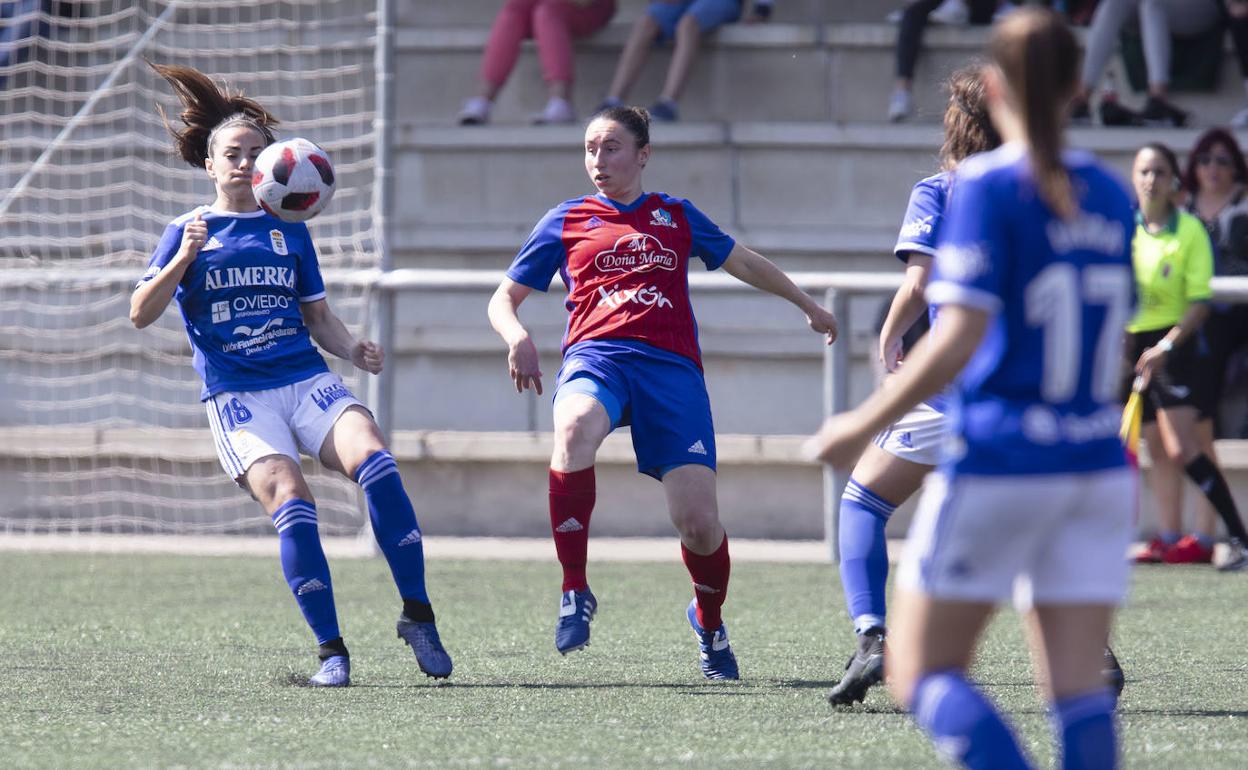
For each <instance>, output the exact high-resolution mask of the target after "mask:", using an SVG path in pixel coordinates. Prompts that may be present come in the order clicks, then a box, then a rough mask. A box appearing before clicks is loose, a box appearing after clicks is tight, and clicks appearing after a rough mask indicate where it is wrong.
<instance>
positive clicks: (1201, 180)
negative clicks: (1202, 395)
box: [1183, 128, 1248, 434]
mask: <svg viewBox="0 0 1248 770" xmlns="http://www.w3.org/2000/svg"><path fill="white" fill-rule="evenodd" d="M1246 184H1248V164H1245V162H1244V156H1243V153H1242V152H1241V151H1240V148H1239V143H1238V142H1236V141H1235V137H1234V136H1233V135H1232V134H1231V132H1230V131H1227V130H1226V129H1223V128H1211V129H1209V130H1208V131H1206V132H1204V133H1203V134H1201V135H1200V137H1199V138H1198V139H1197V140H1196V144H1195V145H1194V146H1193V147H1192V151H1191V153H1190V154H1189V155H1188V157H1187V167H1186V169H1185V170H1184V173H1183V186H1184V187H1185V188H1187V190H1188V195H1189V197H1188V204H1187V209H1188V211H1190V212H1191V213H1192V214H1195V215H1196V216H1197V217H1198V218H1199V219H1200V221H1201V222H1203V223H1204V225H1205V229H1206V230H1207V231H1208V232H1209V240H1210V241H1212V242H1213V250H1214V275H1248V189H1246V187H1245V185H1246ZM1210 310H1211V312H1210V315H1209V319H1208V320H1207V321H1206V322H1205V325H1204V327H1203V332H1204V335H1205V339H1206V342H1207V344H1208V346H1209V353H1210V356H1209V359H1210V362H1211V370H1210V372H1209V375H1210V386H1211V387H1210V393H1209V394H1208V397H1209V403H1208V404H1206V405H1205V406H1204V408H1202V409H1201V410H1200V413H1201V418H1202V419H1201V422H1202V423H1205V421H1206V420H1208V421H1210V422H1208V423H1207V424H1204V425H1202V426H1201V428H1202V433H1204V431H1205V430H1213V429H1216V428H1218V427H1221V428H1223V430H1220V431H1218V432H1219V433H1220V434H1222V433H1228V432H1230V433H1236V434H1237V433H1238V432H1239V428H1240V426H1238V425H1235V426H1233V427H1231V426H1226V425H1222V426H1218V425H1217V423H1218V416H1219V415H1218V411H1219V406H1220V404H1221V402H1222V397H1223V395H1224V393H1223V391H1224V387H1225V384H1226V380H1227V370H1228V368H1229V367H1230V363H1231V359H1232V354H1233V353H1234V352H1235V351H1236V350H1238V349H1240V348H1241V347H1243V346H1244V345H1245V344H1246V343H1248V305H1246V304H1242V303H1240V304H1223V303H1214V304H1213V305H1212V306H1211V308H1210Z"/></svg>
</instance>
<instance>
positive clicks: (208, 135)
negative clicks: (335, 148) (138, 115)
mask: <svg viewBox="0 0 1248 770" xmlns="http://www.w3.org/2000/svg"><path fill="white" fill-rule="evenodd" d="M148 64H149V65H150V66H151V68H152V69H153V70H155V71H156V73H157V74H158V75H160V76H161V77H163V78H164V79H165V80H167V81H169V84H170V85H171V86H173V91H174V93H175V94H177V96H178V100H179V101H181V102H182V106H183V107H184V108H185V109H183V110H182V113H181V114H180V115H179V116H178V117H179V118H181V119H182V123H183V124H185V126H186V128H183V129H177V128H175V127H174V126H173V125H172V124H171V123H170V122H169V118H168V116H166V115H165V110H164V108H163V107H161V106H160V105H156V110H157V112H159V113H160V119H161V121H163V122H164V124H165V128H166V129H168V130H169V133H170V135H171V136H172V137H173V144H174V150H175V151H176V152H177V154H178V155H179V156H181V158H182V160H184V161H186V162H187V163H188V164H190V165H192V166H194V167H195V168H203V167H204V161H205V160H206V159H207V158H208V157H209V155H211V153H212V139H213V136H214V135H215V134H216V132H217V131H220V130H221V129H223V128H227V127H229V126H236V125H241V126H247V127H249V128H252V129H255V130H256V131H257V132H258V133H259V134H260V135H261V136H263V137H264V141H265V143H266V144H272V143H273V141H274V140H275V137H274V135H273V129H272V126H274V125H277V123H278V120H277V118H275V117H273V115H272V114H271V113H270V112H269V111H268V110H266V109H265V108H264V107H262V106H260V103H259V102H257V101H255V100H254V99H249V98H247V97H246V96H243V94H242V92H241V91H239V92H233V93H231V92H230V90H229V88H227V87H224V86H218V85H217V84H216V83H214V82H213V81H212V79H211V78H209V77H208V76H207V75H205V74H204V73H202V72H200V71H199V70H197V69H194V68H193V67H183V66H179V65H166V64H151V62H148Z"/></svg>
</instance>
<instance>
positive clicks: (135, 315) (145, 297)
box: [130, 214, 208, 329]
mask: <svg viewBox="0 0 1248 770" xmlns="http://www.w3.org/2000/svg"><path fill="white" fill-rule="evenodd" d="M207 239H208V225H206V224H205V223H204V220H203V217H201V216H200V215H199V214H196V215H195V218H194V219H192V220H191V221H190V222H187V223H186V227H185V228H184V229H183V230H182V244H181V245H180V246H179V247H178V251H177V253H176V254H174V255H173V259H171V260H169V264H167V265H165V266H164V267H163V268H162V269H161V271H160V272H159V273H157V274H156V276H155V277H154V278H152V279H151V280H150V281H144V282H143V283H142V284H140V285H139V288H137V289H135V290H134V293H133V294H131V295H130V322H131V323H133V324H134V326H135V328H136V329H142V328H143V327H145V326H149V325H150V324H152V323H153V322H154V321H155V320H156V319H157V318H160V317H161V315H163V314H164V312H165V308H167V307H169V301H170V300H171V299H173V294H174V292H176V291H177V290H178V284H179V283H180V282H181V281H182V276H183V275H184V274H185V273H186V268H188V267H190V265H191V263H192V262H194V261H195V257H196V256H197V255H198V254H199V247H201V246H203V245H204V241H205V240H207Z"/></svg>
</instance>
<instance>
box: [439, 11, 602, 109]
mask: <svg viewBox="0 0 1248 770" xmlns="http://www.w3.org/2000/svg"><path fill="white" fill-rule="evenodd" d="M614 15H615V0H506V2H505V3H503V7H502V8H501V9H499V12H498V16H497V17H495V19H494V26H493V28H491V29H490V39H489V41H488V42H487V43H486V44H485V52H484V54H483V55H482V57H481V91H480V93H478V94H477V95H476V96H474V97H472V98H471V99H469V100H468V101H466V102H465V103H464V108H463V110H461V111H460V113H459V123H460V125H464V126H475V125H480V124H482V123H488V122H489V120H490V108H491V107H492V106H493V105H494V98H495V97H496V96H498V92H499V91H501V90H502V88H503V84H504V83H506V82H507V77H508V76H509V75H510V74H511V70H512V68H514V67H515V66H516V59H517V58H519V56H520V44H521V43H523V42H524V40H525V38H529V37H531V38H533V39H534V40H535V41H537V55H538V59H540V60H541V63H542V79H543V80H545V81H546V88H547V90H548V92H549V98H548V99H547V101H546V108H545V109H543V110H542V111H541V112H539V113H537V114H536V115H534V116H533V122H534V123H572V122H574V121H575V120H576V113H575V112H573V110H572V101H571V96H572V75H573V54H572V39H573V38H576V37H586V36H588V35H592V34H594V33H595V32H597V31H598V30H600V29H602V28H603V27H604V26H606V24H607V22H609V21H611V17H612V16H614Z"/></svg>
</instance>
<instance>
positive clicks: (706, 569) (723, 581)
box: [680, 534, 732, 631]
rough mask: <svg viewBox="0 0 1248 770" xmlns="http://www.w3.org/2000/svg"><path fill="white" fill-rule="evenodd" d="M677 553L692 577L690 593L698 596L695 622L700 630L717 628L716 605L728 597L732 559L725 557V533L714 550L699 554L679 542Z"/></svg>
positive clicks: (718, 616) (719, 620)
mask: <svg viewBox="0 0 1248 770" xmlns="http://www.w3.org/2000/svg"><path fill="white" fill-rule="evenodd" d="M680 556H681V558H682V559H684V560H685V567H686V568H687V569H688V570H689V577H691V578H693V595H694V596H695V597H696V598H697V600H698V624H699V625H701V626H702V629H703V630H704V631H715V630H718V629H719V627H720V625H722V624H723V620H722V619H721V617H720V613H719V611H720V608H721V607H723V606H724V599H726V598H728V573H729V572H730V571H731V568H732V563H731V561H729V559H728V535H727V534H725V535H724V542H722V543H720V544H719V548H716V549H715V552H714V553H711V554H707V555H706V556H703V555H701V554H697V553H694V552H693V551H690V550H689V549H688V548H686V547H685V544H684V543H681V544H680Z"/></svg>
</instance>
